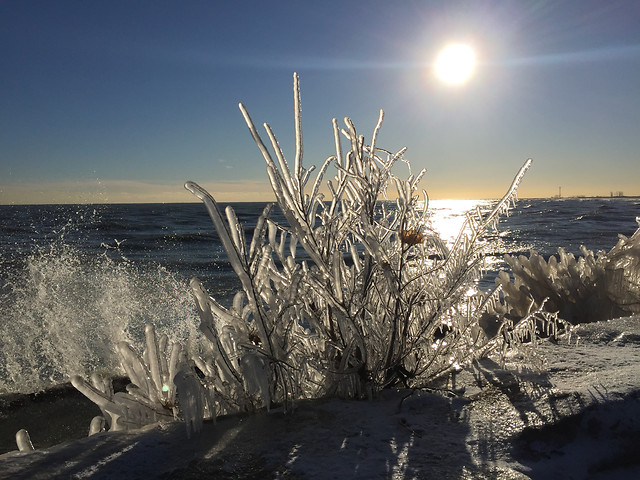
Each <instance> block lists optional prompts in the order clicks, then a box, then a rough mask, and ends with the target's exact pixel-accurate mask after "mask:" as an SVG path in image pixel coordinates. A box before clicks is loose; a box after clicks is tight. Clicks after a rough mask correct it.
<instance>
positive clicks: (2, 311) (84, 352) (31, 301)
mask: <svg viewBox="0 0 640 480" xmlns="http://www.w3.org/2000/svg"><path fill="white" fill-rule="evenodd" d="M3 260H6V259H3ZM16 265H17V268H16ZM3 276H4V279H3V280H4V286H3V290H2V298H1V299H0V318H1V322H0V338H1V339H2V340H1V343H0V393H6V392H22V393H27V392H34V391H39V390H41V389H43V388H46V387H47V386H49V385H52V384H55V383H60V382H64V381H67V380H68V379H69V376H70V375H72V374H88V373H89V372H93V371H96V370H98V371H105V372H107V373H109V374H113V373H118V372H120V367H119V364H118V363H119V362H118V359H117V356H116V354H115V349H114V345H116V344H117V343H118V342H120V341H126V342H130V343H132V344H133V345H134V346H136V347H139V346H140V345H141V344H142V341H143V339H144V335H143V332H144V325H145V324H146V323H148V322H153V323H154V324H155V325H156V326H157V328H158V332H159V333H160V334H166V335H168V337H169V339H170V340H171V341H172V342H181V343H186V342H187V339H190V340H189V341H190V342H191V345H190V348H197V345H195V344H196V343H197V338H198V334H197V327H196V325H197V322H198V320H197V314H196V313H195V307H194V304H193V300H192V296H191V294H190V293H189V291H188V285H187V282H186V281H185V280H184V279H181V278H179V277H178V276H177V275H175V274H173V273H172V272H170V271H168V270H167V269H166V268H164V267H162V266H159V265H155V264H150V263H147V264H134V263H133V262H130V261H128V260H127V259H126V258H125V257H123V256H122V255H120V254H119V253H118V252H117V251H115V252H114V251H113V250H107V249H105V250H103V251H102V252H101V253H99V254H90V253H87V252H82V251H80V249H78V248H76V247H74V246H72V245H69V244H67V243H65V241H64V238H63V237H62V236H60V237H58V238H57V239H55V240H54V241H52V243H51V244H50V245H48V246H46V247H37V248H34V250H33V251H32V253H31V254H29V255H28V256H26V257H24V258H23V259H22V260H20V261H19V262H14V265H13V269H12V270H11V272H9V273H6V272H5V275H3Z"/></svg>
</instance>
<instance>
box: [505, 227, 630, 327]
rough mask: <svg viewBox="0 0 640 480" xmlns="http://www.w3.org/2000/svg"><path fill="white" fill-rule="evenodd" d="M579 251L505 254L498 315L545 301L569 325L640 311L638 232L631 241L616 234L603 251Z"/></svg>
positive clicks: (513, 314)
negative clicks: (506, 267) (544, 254)
mask: <svg viewBox="0 0 640 480" xmlns="http://www.w3.org/2000/svg"><path fill="white" fill-rule="evenodd" d="M639 223H640V221H639ZM581 250H582V256H580V257H578V258H577V259H576V257H575V256H574V255H572V254H570V253H566V252H565V251H564V250H563V249H562V248H559V249H558V256H557V257H556V256H554V255H552V256H551V257H549V260H548V261H546V260H545V259H544V258H543V257H542V256H541V255H539V254H538V253H537V252H535V251H532V252H531V253H530V254H529V256H528V257H526V256H524V255H520V256H519V257H512V256H509V255H506V256H505V261H506V262H507V263H508V264H509V266H510V267H511V270H512V274H513V281H512V280H511V277H510V276H509V274H508V273H506V272H500V274H499V277H498V278H497V279H496V282H497V283H498V284H499V285H500V286H501V287H502V291H503V292H504V302H503V304H502V309H501V310H502V312H503V313H507V314H509V315H510V316H511V317H513V318H522V317H524V316H526V315H527V314H528V313H529V311H530V309H531V308H532V306H533V308H541V307H542V305H543V302H546V303H545V304H544V309H545V310H546V311H548V312H558V315H559V316H560V318H562V319H564V320H567V321H569V322H571V323H585V322H595V321H599V320H608V319H611V318H615V317H620V316H625V315H631V314H634V313H640V229H639V230H637V231H636V232H635V233H634V234H633V235H632V236H631V237H630V238H626V237H625V236H623V235H620V239H619V240H618V243H617V244H616V246H615V247H613V248H612V249H611V250H610V251H609V252H608V253H607V252H603V251H600V252H598V253H597V254H594V253H593V251H591V250H588V249H587V248H585V247H584V246H582V247H581Z"/></svg>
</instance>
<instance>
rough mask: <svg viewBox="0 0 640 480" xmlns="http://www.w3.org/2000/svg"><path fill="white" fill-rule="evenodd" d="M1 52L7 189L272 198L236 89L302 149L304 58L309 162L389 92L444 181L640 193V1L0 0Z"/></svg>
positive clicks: (389, 139)
mask: <svg viewBox="0 0 640 480" xmlns="http://www.w3.org/2000/svg"><path fill="white" fill-rule="evenodd" d="M451 42H465V43H467V44H469V45H470V46H472V48H474V50H475V51H476V55H477V58H478V66H477V68H476V71H475V74H474V76H473V77H472V78H471V79H470V81H469V82H468V83H467V84H465V85H463V86H458V87H452V86H447V85H444V84H442V83H441V82H440V81H438V80H437V79H436V78H435V77H434V75H433V62H434V60H435V57H436V56H437V53H438V52H439V50H440V49H441V48H443V47H444V46H446V45H447V44H448V43H451ZM0 58H1V59H2V62H1V63H2V66H1V67H0V203H1V204H10V203H76V202H141V201H142V202H147V201H148V202H162V201H166V202H173V201H192V200H194V199H193V198H192V197H190V194H189V193H188V192H186V191H184V189H183V187H182V185H183V183H184V181H186V180H194V181H197V182H199V183H201V184H202V185H204V186H206V187H207V188H209V189H210V190H211V192H212V193H214V195H215V196H216V197H217V198H218V199H220V200H225V201H226V200H231V201H233V200H235V201H242V200H267V199H269V198H270V196H269V186H268V183H267V180H266V174H265V171H264V161H263V160H262V158H261V156H260V154H259V152H258V150H257V148H256V147H255V145H254V144H253V142H252V140H251V137H250V135H249V132H248V130H247V128H246V126H245V124H244V122H243V120H242V116H241V114H240V112H239V110H238V102H240V101H242V102H243V103H244V104H245V105H246V106H247V108H248V110H249V112H250V113H251V115H252V117H253V119H254V121H255V122H256V123H257V124H259V125H261V124H262V123H263V122H268V123H269V124H270V125H271V126H272V127H273V128H274V130H275V133H276V135H277V136H278V138H279V140H280V143H281V145H282V147H283V148H284V150H285V153H286V154H288V155H289V156H292V155H293V151H294V148H293V121H292V111H293V102H292V93H291V87H292V74H293V72H298V73H299V75H300V79H301V88H302V106H303V117H302V118H303V130H304V133H305V164H306V165H311V164H320V163H322V161H323V160H324V159H325V158H326V157H327V156H328V155H331V154H332V153H333V150H332V149H333V134H332V130H331V119H332V118H333V117H335V118H338V119H340V121H341V119H342V118H343V117H344V116H349V117H351V118H352V120H353V121H354V123H355V125H356V128H357V129H358V130H359V131H360V133H363V134H365V135H366V137H367V138H370V134H371V131H372V129H373V127H374V126H375V122H376V120H377V115H378V110H379V109H380V108H382V109H384V110H385V123H384V125H383V129H382V132H381V134H380V137H379V141H378V145H379V146H382V147H384V148H386V149H387V150H393V151H395V150H398V149H399V148H401V147H403V146H406V147H408V151H407V153H406V158H407V159H408V160H409V161H410V162H411V165H412V168H413V170H419V169H421V168H426V169H427V175H426V176H425V180H424V181H423V186H424V187H425V189H426V190H427V191H428V192H429V193H430V195H431V196H432V197H433V198H493V197H499V196H500V195H502V193H503V192H504V190H505V189H506V188H507V187H508V184H509V182H510V181H511V178H512V176H513V175H514V174H515V172H516V171H517V169H518V168H519V167H520V165H521V164H522V163H523V162H524V161H525V160H526V159H527V158H528V157H532V158H533V159H534V163H533V167H532V169H531V170H530V172H529V173H528V174H527V176H526V177H525V180H524V181H523V183H522V186H521V188H520V196H521V197H536V196H551V195H555V194H557V193H558V187H559V186H562V193H563V194H564V195H609V193H610V192H611V191H614V192H617V191H623V192H624V193H625V194H629V195H630V194H636V195H638V194H640V162H639V161H638V160H639V157H640V153H639V152H640V130H639V128H640V2H633V1H615V0H614V1H589V0H584V1H563V2H556V1H549V2H544V1H538V2H528V1H526V2H525V1H521V2H516V1H512V2H497V1H496V2H492V1H474V2H455V1H441V2H437V1H427V0H425V1H398V2H389V1H350V0H342V1H317V2H316V1H271V2H266V1H262V2H260V1H241V0H237V1H233V2H231V1H229V2H223V1H206V2H205V1H174V2H167V1H154V2H150V1H117V0H112V1H64V0H60V1H55V2H53V1H40V2H38V1H28V0H24V1H6V0H0ZM397 173H398V174H403V173H404V172H402V171H398V172H397Z"/></svg>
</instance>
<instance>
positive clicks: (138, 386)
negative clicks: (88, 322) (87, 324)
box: [71, 324, 215, 435]
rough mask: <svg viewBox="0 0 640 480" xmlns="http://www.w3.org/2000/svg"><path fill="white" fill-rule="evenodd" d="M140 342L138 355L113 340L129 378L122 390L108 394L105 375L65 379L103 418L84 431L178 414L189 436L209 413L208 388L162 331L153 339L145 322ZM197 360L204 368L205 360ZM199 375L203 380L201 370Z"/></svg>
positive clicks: (122, 426)
mask: <svg viewBox="0 0 640 480" xmlns="http://www.w3.org/2000/svg"><path fill="white" fill-rule="evenodd" d="M145 343H146V348H145V350H144V352H143V354H142V357H141V356H140V355H138V354H137V353H136V352H135V350H134V349H133V348H132V347H131V346H130V345H129V344H127V343H126V342H120V343H119V344H118V345H117V350H118V353H119V355H120V360H121V364H122V367H123V369H124V371H125V372H126V374H127V376H128V378H129V380H130V381H131V383H130V384H129V385H127V387H126V390H127V391H126V392H116V393H114V390H113V386H112V382H111V380H107V379H104V378H102V377H100V376H99V375H97V374H94V375H92V376H91V383H89V382H87V381H86V380H84V379H83V378H82V377H80V376H79V375H75V376H73V377H72V378H71V383H72V384H73V386H74V387H75V388H76V389H78V390H79V391H80V392H82V393H83V394H84V395H85V396H86V397H87V398H89V399H90V400H91V401H93V402H94V403H95V404H97V405H98V406H99V407H100V409H101V410H102V413H103V417H96V418H94V420H93V421H92V422H91V427H90V435H91V434H93V433H97V432H98V431H101V430H103V429H104V423H106V424H107V425H108V426H109V430H113V431H117V430H131V429H137V428H140V427H143V426H145V425H149V424H152V423H156V422H160V421H173V420H174V419H175V418H177V417H178V416H179V415H180V414H181V415H182V416H183V417H184V419H185V422H186V423H187V433H188V435H190V434H191V432H197V431H199V429H200V427H201V424H202V419H203V418H206V417H209V418H210V416H211V415H214V414H215V409H214V408H212V406H211V404H212V403H213V400H212V392H210V391H209V389H208V388H207V387H206V385H203V383H202V382H201V381H200V380H199V378H198V377H197V376H196V374H195V371H194V370H193V367H191V366H190V363H189V361H188V360H187V356H186V353H185V351H184V349H183V348H182V346H181V345H180V344H178V343H174V344H172V345H169V343H168V338H167V336H166V335H163V336H161V337H160V339H159V340H158V338H157V336H156V332H155V329H154V327H153V325H151V324H148V325H147V326H146V328H145ZM198 360H199V363H200V365H201V366H202V367H203V369H204V370H205V371H206V372H207V373H210V372H211V368H210V367H208V366H207V364H206V362H204V361H203V360H201V359H198ZM192 362H193V363H194V364H195V361H194V360H192ZM203 377H204V382H205V383H206V381H207V379H208V376H207V375H206V373H203Z"/></svg>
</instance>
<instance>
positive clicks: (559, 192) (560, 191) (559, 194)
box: [558, 186, 562, 198]
mask: <svg viewBox="0 0 640 480" xmlns="http://www.w3.org/2000/svg"><path fill="white" fill-rule="evenodd" d="M558 198H562V186H560V187H558Z"/></svg>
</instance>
